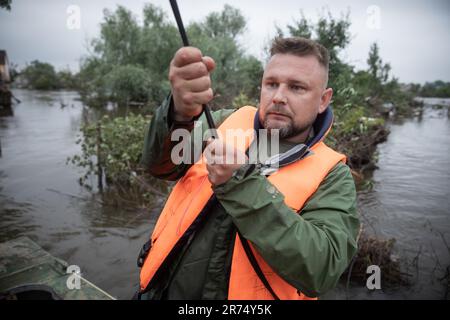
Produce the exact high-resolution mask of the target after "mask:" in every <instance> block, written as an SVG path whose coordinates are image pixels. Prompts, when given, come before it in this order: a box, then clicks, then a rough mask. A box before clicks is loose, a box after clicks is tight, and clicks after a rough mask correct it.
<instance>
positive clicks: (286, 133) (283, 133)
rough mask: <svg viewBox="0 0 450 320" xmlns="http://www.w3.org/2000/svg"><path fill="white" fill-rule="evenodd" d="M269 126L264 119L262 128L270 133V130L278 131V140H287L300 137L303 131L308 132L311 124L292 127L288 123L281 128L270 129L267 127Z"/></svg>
mask: <svg viewBox="0 0 450 320" xmlns="http://www.w3.org/2000/svg"><path fill="white" fill-rule="evenodd" d="M268 124H269V120H268V119H267V118H266V119H264V123H263V125H264V128H265V129H267V130H268V131H269V133H270V132H272V130H278V136H279V138H280V139H288V138H291V137H294V136H297V135H300V134H302V133H304V132H305V131H307V130H309V129H310V128H311V125H312V124H308V125H307V126H301V127H298V126H294V125H293V124H292V122H290V123H289V124H287V125H285V126H283V127H281V128H270V127H269V126H268Z"/></svg>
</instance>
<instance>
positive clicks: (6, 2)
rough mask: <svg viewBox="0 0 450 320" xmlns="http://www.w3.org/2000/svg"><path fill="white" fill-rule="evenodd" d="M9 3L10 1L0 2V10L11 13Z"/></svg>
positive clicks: (0, 0) (2, 0)
mask: <svg viewBox="0 0 450 320" xmlns="http://www.w3.org/2000/svg"><path fill="white" fill-rule="evenodd" d="M11 3H12V0H0V8H4V9H6V10H8V11H11Z"/></svg>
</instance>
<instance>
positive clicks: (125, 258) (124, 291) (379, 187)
mask: <svg viewBox="0 0 450 320" xmlns="http://www.w3.org/2000/svg"><path fill="white" fill-rule="evenodd" d="M14 94H15V96H17V98H19V99H20V100H22V103H21V104H18V105H14V106H13V110H12V114H10V115H8V116H5V115H3V116H1V117H0V142H1V148H2V156H1V157H0V214H1V220H0V242H2V241H6V240H9V239H12V238H15V237H18V236H28V237H30V238H31V239H32V240H34V241H35V242H37V243H38V244H39V245H40V246H42V247H43V248H44V249H45V250H47V251H49V252H50V253H51V254H52V255H54V256H56V257H59V258H61V259H63V260H66V261H67V262H68V263H69V264H75V265H78V266H79V267H80V268H81V272H82V274H83V276H84V277H85V278H87V279H88V280H90V281H92V282H93V283H95V284H96V285H98V286H99V287H100V288H102V289H104V290H106V291H107V292H109V293H110V294H112V295H113V296H115V297H117V298H119V299H128V298H130V297H131V296H132V294H133V292H134V291H135V289H136V288H137V285H138V269H137V267H136V256H137V253H138V251H139V249H140V246H141V245H142V243H143V242H145V240H146V239H147V238H148V236H149V232H150V230H151V229H152V227H153V225H154V222H155V219H156V216H157V214H158V212H159V210H160V209H161V207H160V204H159V205H156V206H155V208H154V209H153V210H151V211H150V212H146V211H143V210H142V209H138V208H122V209H117V208H114V207H108V206H105V205H102V203H101V202H100V201H99V199H98V196H97V195H95V193H94V194H93V193H91V192H89V191H87V190H86V189H84V188H82V187H80V186H79V184H78V182H77V180H78V178H79V177H80V176H81V174H82V172H83V171H82V170H81V169H79V168H76V167H74V166H72V165H67V164H66V159H67V157H69V156H73V155H74V154H76V153H78V152H79V151H80V147H79V146H78V145H77V144H76V143H75V141H76V140H77V135H78V134H79V128H80V125H81V123H82V121H84V119H87V118H92V117H95V116H98V115H95V114H94V115H93V114H92V113H93V111H92V110H88V109H87V108H85V107H83V105H82V104H81V103H80V102H79V101H78V95H77V94H76V93H74V92H64V91H61V92H46V93H44V92H39V91H31V90H14ZM430 101H431V100H430ZM444 102H445V103H447V104H448V103H449V100H445V101H444ZM94 113H95V112H94ZM390 130H391V134H390V136H389V138H388V141H387V142H386V143H384V144H382V145H380V146H379V162H378V166H379V169H377V170H375V171H374V173H373V177H372V180H373V188H372V189H369V190H362V191H360V192H359V209H360V211H361V213H362V214H363V215H364V219H363V222H364V223H365V224H366V225H367V226H368V228H369V229H370V230H371V233H375V234H377V235H378V236H380V237H384V238H395V239H396V245H395V251H396V254H397V255H399V256H400V257H401V258H404V259H405V261H412V260H413V259H414V258H416V259H415V266H417V272H415V271H416V270H408V272H410V273H412V274H413V277H412V280H413V285H412V286H410V287H400V288H394V289H392V288H391V289H385V287H384V284H383V283H382V284H381V285H382V289H381V290H375V291H369V290H368V289H367V288H365V287H358V286H351V287H350V288H349V290H348V291H347V290H346V289H345V288H344V287H342V286H340V287H338V288H337V289H336V290H335V291H333V292H332V293H330V294H329V295H327V298H350V299H392V298H395V299H413V298H428V299H442V298H443V297H444V295H445V285H446V283H444V282H443V281H440V280H439V278H442V277H443V276H444V275H445V268H447V267H448V266H449V265H450V252H449V250H448V246H447V245H448V244H450V210H449V209H450V205H449V204H450V202H449V199H450V185H449V184H450V157H449V156H450V152H449V151H450V150H449V146H450V119H449V115H448V109H447V108H443V109H433V108H431V107H426V108H425V109H424V112H423V113H422V114H419V115H417V117H415V118H414V119H410V120H406V121H404V122H402V123H392V124H391V125H390ZM93 184H94V185H95V180H94V181H93ZM0 254H1V253H0Z"/></svg>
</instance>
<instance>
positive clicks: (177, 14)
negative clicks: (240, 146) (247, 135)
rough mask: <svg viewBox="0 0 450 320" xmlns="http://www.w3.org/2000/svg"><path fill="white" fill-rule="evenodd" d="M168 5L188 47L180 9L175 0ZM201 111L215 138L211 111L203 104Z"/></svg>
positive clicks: (171, 0)
mask: <svg viewBox="0 0 450 320" xmlns="http://www.w3.org/2000/svg"><path fill="white" fill-rule="evenodd" d="M169 1H170V5H171V7H172V11H173V14H174V16H175V20H176V21H177V25H178V31H180V35H181V39H182V40H183V46H185V47H188V46H189V41H188V38H187V35H186V30H185V29H184V25H183V20H181V15H180V10H179V9H178V4H177V0H169ZM203 111H204V112H205V116H206V121H207V122H208V126H209V128H210V129H212V130H213V132H212V135H213V136H212V138H216V137H218V136H217V132H216V130H215V129H216V125H215V124H214V120H213V118H212V115H211V111H210V110H209V107H208V105H206V104H204V105H203Z"/></svg>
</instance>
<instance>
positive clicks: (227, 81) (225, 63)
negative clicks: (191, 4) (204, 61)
mask: <svg viewBox="0 0 450 320" xmlns="http://www.w3.org/2000/svg"><path fill="white" fill-rule="evenodd" d="M104 15H105V17H104V22H103V23H102V24H101V32H100V37H99V38H98V39H94V40H93V41H92V47H93V53H92V54H91V55H90V56H88V57H86V58H85V59H84V60H83V62H82V66H81V71H80V78H81V83H82V87H81V94H82V96H83V98H84V100H86V101H87V102H88V104H89V101H100V102H102V101H103V103H104V102H106V101H108V100H110V101H114V102H118V103H119V104H124V103H126V102H127V101H140V102H147V103H148V104H150V105H153V106H155V105H158V104H159V103H160V102H161V101H162V100H163V98H164V97H165V96H166V95H167V93H168V92H169V91H170V85H169V81H168V79H167V74H168V68H169V65H170V61H171V59H172V57H173V55H174V54H175V52H176V50H178V49H179V48H180V46H181V39H180V36H179V34H178V31H177V28H176V27H175V26H174V25H173V24H172V23H171V22H169V19H168V18H167V14H166V13H165V12H164V11H163V10H162V9H160V8H158V7H156V6H154V5H152V4H147V5H146V6H145V7H144V9H143V17H144V19H143V23H142V25H140V24H138V22H137V20H136V18H135V17H134V16H133V15H132V14H131V12H130V11H128V10H127V9H125V8H124V7H120V6H119V7H118V8H117V9H116V11H115V12H111V11H108V10H105V11H104ZM244 30H245V19H244V17H243V16H242V14H241V13H240V12H239V10H237V9H235V8H232V7H231V6H228V5H226V6H225V7H224V9H223V10H222V11H221V12H213V13H211V14H209V15H208V16H207V17H206V18H205V19H204V20H203V21H202V22H194V23H191V24H190V25H189V26H188V27H187V32H188V34H189V38H190V41H191V43H192V45H194V46H197V47H199V48H200V49H201V50H202V51H203V53H204V54H205V55H209V56H211V57H213V58H214V59H215V60H216V62H217V69H216V70H215V71H214V72H213V74H212V79H213V88H214V90H215V92H216V99H215V100H214V102H213V105H215V106H216V107H223V106H230V105H231V104H232V101H233V99H234V97H236V96H238V95H239V94H244V95H246V96H248V97H249V99H251V101H254V103H256V101H257V99H258V85H259V82H260V80H261V75H262V64H261V62H260V61H258V60H257V59H256V58H255V57H252V56H248V55H246V54H245V52H244V50H243V49H242V48H241V46H240V45H239V36H240V35H242V33H243V31H244Z"/></svg>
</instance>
